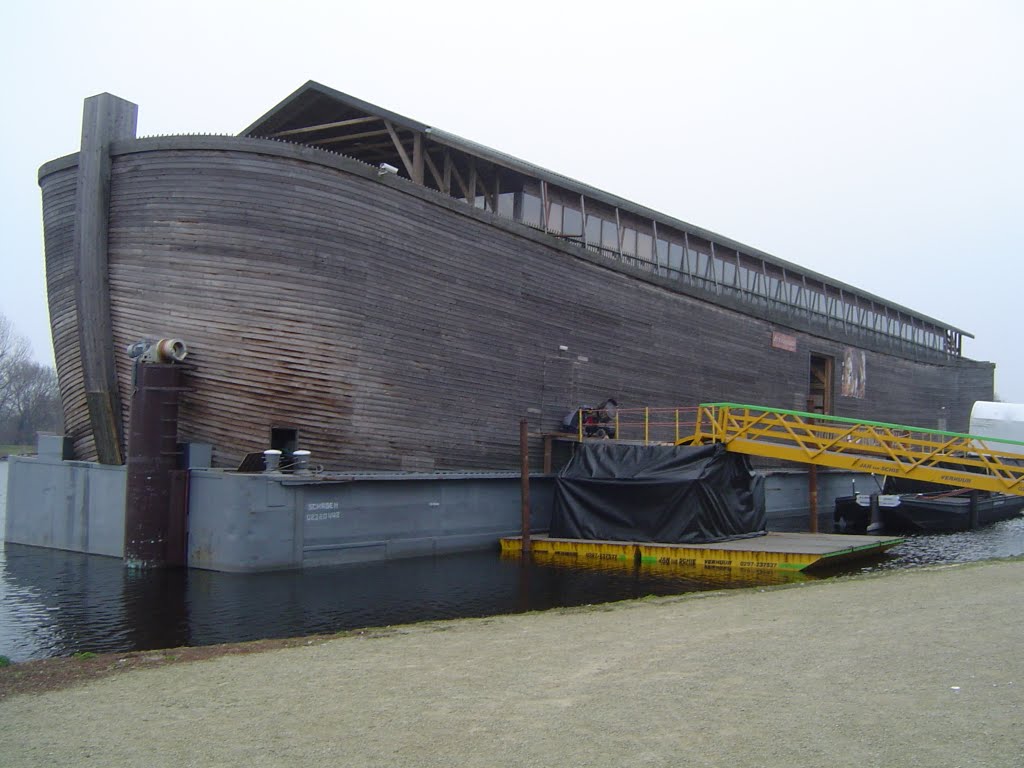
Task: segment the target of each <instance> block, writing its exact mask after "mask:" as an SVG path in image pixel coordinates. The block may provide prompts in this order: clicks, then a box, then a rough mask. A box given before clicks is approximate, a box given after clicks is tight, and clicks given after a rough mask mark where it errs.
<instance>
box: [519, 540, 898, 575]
mask: <svg viewBox="0 0 1024 768" xmlns="http://www.w3.org/2000/svg"><path fill="white" fill-rule="evenodd" d="M902 541H903V539H899V538H884V537H879V536H849V535H846V534H833V533H768V534H766V535H764V536H754V537H750V538H744V539H733V540H731V541H722V542H718V543H714V544H696V545H694V544H662V543H652V542H630V541H597V540H585V539H554V538H551V537H549V536H531V537H530V548H531V551H532V552H533V554H534V555H535V556H540V557H559V558H573V559H578V560H581V561H589V562H599V561H602V560H604V561H626V562H630V561H632V562H639V563H641V564H644V563H649V564H660V565H679V566H686V567H693V568H711V569H721V568H730V569H731V568H750V569H755V570H760V571H773V570H780V571H803V570H805V569H808V568H820V567H825V566H829V565H834V564H836V563H840V562H842V561H849V560H856V559H860V558H865V557H870V556H873V555H878V554H880V553H882V552H885V551H886V550H887V549H889V548H891V547H894V546H896V545H897V544H899V543H901V542H902ZM522 549H523V540H522V537H521V536H509V537H506V538H503V539H502V540H501V551H502V554H517V553H521V552H522Z"/></svg>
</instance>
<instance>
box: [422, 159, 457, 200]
mask: <svg viewBox="0 0 1024 768" xmlns="http://www.w3.org/2000/svg"><path fill="white" fill-rule="evenodd" d="M423 161H424V162H425V163H426V164H427V168H428V169H429V170H430V175H431V176H433V177H434V183H435V184H437V188H438V189H439V190H441V191H442V192H444V193H445V194H448V189H450V188H451V177H448V178H447V180H446V179H445V178H444V177H442V176H441V172H440V171H439V170H438V168H437V166H436V165H435V164H434V161H433V160H432V159H431V158H430V153H429V152H424V153H423Z"/></svg>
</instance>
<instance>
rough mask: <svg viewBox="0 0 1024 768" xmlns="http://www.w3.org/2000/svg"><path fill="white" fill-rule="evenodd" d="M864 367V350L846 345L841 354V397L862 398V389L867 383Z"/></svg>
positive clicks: (865, 365)
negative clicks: (844, 350)
mask: <svg viewBox="0 0 1024 768" xmlns="http://www.w3.org/2000/svg"><path fill="white" fill-rule="evenodd" d="M866 367H867V363H866V361H865V356H864V350H863V349H853V348H852V347H847V348H846V352H845V353H844V354H843V380H842V393H843V397H856V398H858V399H860V400H863V399H864V389H865V385H866V384H867V372H866V370H865V369H866Z"/></svg>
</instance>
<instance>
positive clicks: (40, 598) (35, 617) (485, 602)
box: [0, 518, 1024, 661]
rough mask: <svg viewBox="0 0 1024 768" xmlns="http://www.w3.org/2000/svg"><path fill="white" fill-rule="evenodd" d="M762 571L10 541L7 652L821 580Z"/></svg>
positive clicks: (914, 559) (918, 554)
mask: <svg viewBox="0 0 1024 768" xmlns="http://www.w3.org/2000/svg"><path fill="white" fill-rule="evenodd" d="M1021 554H1024V518H1018V519H1015V520H1010V521H1006V522H1003V523H997V524H995V525H992V526H989V527H988V528H985V529H983V530H979V531H974V532H972V533H958V534H949V535H944V536H943V535H939V536H936V535H930V536H919V537H911V538H909V539H908V540H907V541H906V543H904V544H901V545H899V546H898V547H895V548H894V549H893V550H891V551H890V554H889V555H887V556H885V557H883V558H881V559H878V560H875V561H872V562H871V563H870V564H867V565H864V564H856V563H855V564H853V566H852V570H884V569H889V568H905V567H908V566H915V565H927V564H937V563H949V562H964V561H967V560H978V559H983V558H989V557H1005V556H1011V555H1021ZM847 572H849V570H848V571H847ZM827 575H831V574H821V575H819V576H818V577H821V576H827ZM756 576H757V578H756V580H755V579H754V578H753V576H752V574H750V572H749V571H744V570H740V569H736V570H733V569H722V570H709V569H697V570H695V569H692V568H683V567H680V566H669V565H660V564H644V565H641V566H635V565H633V564H632V563H620V562H614V561H613V562H612V563H611V564H610V565H609V564H606V563H601V564H598V563H580V562H577V561H576V560H575V559H572V560H567V561H563V560H561V559H559V558H551V559H548V560H545V561H537V562H523V561H521V560H520V559H519V558H517V557H514V558H510V559H503V558H501V557H499V556H498V555H497V554H496V553H494V552H473V553H468V554H464V555H451V556H446V557H439V558H417V559H411V560H394V561H390V562H380V563H366V564H361V565H347V566H337V567H321V568H311V569H309V570H304V571H287V572H279V573H261V574H229V573H216V572H212V571H198V570H193V571H186V570H166V571H144V572H139V571H127V570H126V569H125V568H124V566H123V564H122V562H121V561H120V560H118V559H115V558H107V557H99V556H94V555H81V554H77V553H73V552H61V551H57V550H48V549H40V548H36V547H24V546H19V545H16V544H6V545H3V548H2V549H0V654H3V655H6V656H8V657H10V658H11V659H13V660H15V661H21V660H26V659H33V658H44V657H48V656H60V655H67V654H71V653H74V652H77V651H93V652H103V651H129V650H147V649H153V648H170V647H175V646H182V645H209V644H212V643H224V642H237V641H244V640H255V639H260V638H271V637H290V636H297V635H304V634H315V633H329V632H337V631H341V630H345V629H354V628H358V627H371V626H385V625H392V624H403V623H409V622H415V621H425V620H432V619H442V618H455V617H460V616H487V615H495V614H504V613H518V612H523V611H529V610H543V609H547V608H552V607H560V606H575V605H585V604H591V603H603V602H611V601H614V600H625V599H631V598H637V597H644V596H646V595H671V594H680V593H684V592H694V591H699V590H708V589H724V588H737V587H749V586H754V585H765V584H780V583H788V582H794V581H805V580H808V579H813V578H816V577H815V576H813V575H806V574H801V573H793V574H789V573H785V572H779V573H774V574H761V573H758V574H757V575H756Z"/></svg>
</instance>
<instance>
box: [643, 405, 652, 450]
mask: <svg viewBox="0 0 1024 768" xmlns="http://www.w3.org/2000/svg"><path fill="white" fill-rule="evenodd" d="M650 422H651V409H650V408H644V445H647V439H648V437H650V434H649V433H650Z"/></svg>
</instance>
